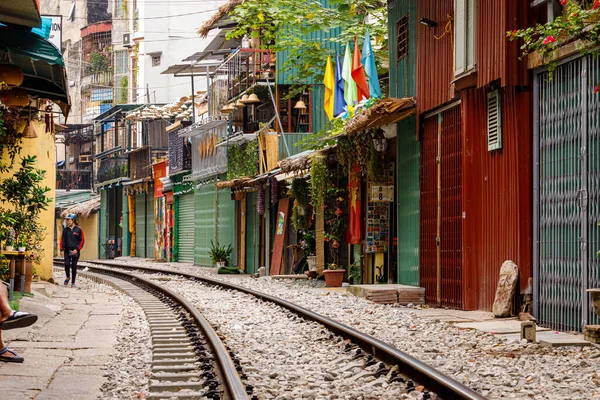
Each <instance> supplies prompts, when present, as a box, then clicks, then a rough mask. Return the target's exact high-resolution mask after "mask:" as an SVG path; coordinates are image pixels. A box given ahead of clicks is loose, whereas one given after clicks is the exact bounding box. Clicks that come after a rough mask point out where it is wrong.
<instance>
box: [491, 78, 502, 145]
mask: <svg viewBox="0 0 600 400" xmlns="http://www.w3.org/2000/svg"><path fill="white" fill-rule="evenodd" d="M500 100H501V97H500V89H496V90H494V91H493V92H489V93H488V100H487V120H488V127H487V142H488V151H492V150H498V149H501V148H502V107H501V101H500Z"/></svg>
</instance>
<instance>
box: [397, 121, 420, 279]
mask: <svg viewBox="0 0 600 400" xmlns="http://www.w3.org/2000/svg"><path fill="white" fill-rule="evenodd" d="M415 131H416V118H415V117H411V118H407V119H406V120H404V121H402V122H400V123H398V136H397V144H398V145H397V160H398V163H397V164H398V165H397V168H398V169H397V174H396V175H397V178H398V182H397V188H399V189H398V283H402V284H404V285H411V286H419V224H420V221H419V208H420V206H419V191H420V186H419V171H420V168H421V162H420V157H421V145H420V143H419V142H418V141H416V140H415Z"/></svg>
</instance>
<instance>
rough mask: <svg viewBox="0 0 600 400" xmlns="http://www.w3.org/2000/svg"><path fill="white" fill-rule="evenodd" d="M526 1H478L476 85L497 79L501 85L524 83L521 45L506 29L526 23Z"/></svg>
mask: <svg viewBox="0 0 600 400" xmlns="http://www.w3.org/2000/svg"><path fill="white" fill-rule="evenodd" d="M529 9H530V7H529V2H527V1H521V0H479V1H478V2H477V16H476V21H477V22H476V23H477V41H476V43H477V50H476V51H477V53H476V54H477V86H478V87H482V86H485V85H488V84H489V83H491V82H493V81H495V80H496V79H501V83H502V86H518V85H527V84H528V76H529V74H528V72H527V64H526V60H525V59H523V60H521V61H519V55H520V49H519V46H520V45H521V44H520V43H519V42H517V41H514V42H511V41H509V40H508V38H507V37H506V32H507V31H512V30H513V29H520V28H526V27H527V26H528V15H529Z"/></svg>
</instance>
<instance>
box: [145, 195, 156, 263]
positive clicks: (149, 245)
mask: <svg viewBox="0 0 600 400" xmlns="http://www.w3.org/2000/svg"><path fill="white" fill-rule="evenodd" d="M146 210H147V211H146V227H147V228H146V234H147V236H148V239H147V241H146V258H154V242H155V240H156V232H154V190H153V189H152V186H150V188H149V189H148V197H147V199H146Z"/></svg>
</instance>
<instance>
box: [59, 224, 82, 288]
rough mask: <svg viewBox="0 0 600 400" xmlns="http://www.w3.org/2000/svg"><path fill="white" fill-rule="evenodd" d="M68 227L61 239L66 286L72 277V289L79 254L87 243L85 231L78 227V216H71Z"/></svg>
mask: <svg viewBox="0 0 600 400" xmlns="http://www.w3.org/2000/svg"><path fill="white" fill-rule="evenodd" d="M66 222H67V226H65V227H64V229H63V233H62V236H61V238H60V252H61V253H63V254H64V257H65V275H66V276H67V279H65V282H64V283H65V286H67V285H68V284H69V281H70V280H71V276H72V277H73V280H72V281H71V287H76V286H75V278H76V277H77V261H79V252H80V251H81V249H82V248H83V244H84V243H85V237H84V236H83V230H82V229H81V228H80V227H79V225H77V215H75V214H69V215H67V218H66Z"/></svg>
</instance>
